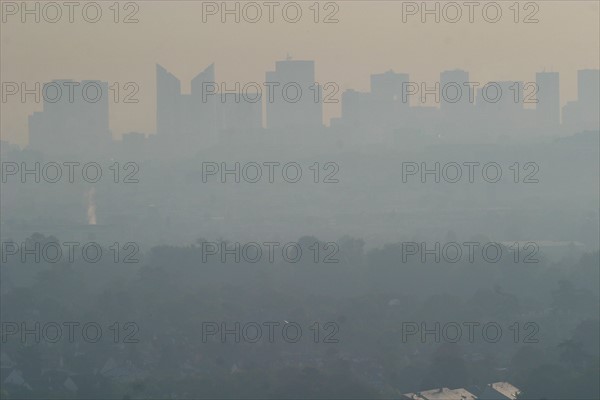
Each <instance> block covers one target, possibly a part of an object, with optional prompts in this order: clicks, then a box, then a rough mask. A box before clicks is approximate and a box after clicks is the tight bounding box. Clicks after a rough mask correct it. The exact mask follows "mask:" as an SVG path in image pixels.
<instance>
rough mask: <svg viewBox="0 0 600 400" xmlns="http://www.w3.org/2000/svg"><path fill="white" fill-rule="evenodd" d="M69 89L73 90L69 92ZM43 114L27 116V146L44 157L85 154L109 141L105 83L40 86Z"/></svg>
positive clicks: (68, 81)
mask: <svg viewBox="0 0 600 400" xmlns="http://www.w3.org/2000/svg"><path fill="white" fill-rule="evenodd" d="M71 87H72V89H71ZM42 93H43V94H44V96H43V111H41V112H34V113H33V114H32V115H30V116H29V120H28V122H29V146H30V148H32V149H34V150H39V151H43V152H44V153H47V154H58V155H63V154H88V153H93V152H98V151H102V150H105V149H107V147H108V146H110V144H111V141H112V135H111V132H110V129H109V118H108V97H109V95H110V93H109V91H108V83H107V82H101V81H96V80H85V81H81V82H77V81H73V80H71V79H63V80H53V81H52V82H50V83H45V84H44V85H43V89H42Z"/></svg>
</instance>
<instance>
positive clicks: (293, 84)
mask: <svg viewBox="0 0 600 400" xmlns="http://www.w3.org/2000/svg"><path fill="white" fill-rule="evenodd" d="M266 86H267V88H266V89H265V95H264V97H265V102H266V110H267V128H269V129H285V128H309V129H310V128H319V127H321V126H322V125H323V105H322V98H321V87H320V85H317V84H316V82H315V63H314V61H301V60H289V59H288V60H285V61H277V62H276V63H275V71H268V72H267V73H266Z"/></svg>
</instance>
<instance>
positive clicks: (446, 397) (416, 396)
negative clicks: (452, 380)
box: [402, 388, 477, 400]
mask: <svg viewBox="0 0 600 400" xmlns="http://www.w3.org/2000/svg"><path fill="white" fill-rule="evenodd" d="M402 396H403V398H404V399H410V400H476V399H477V396H475V395H474V394H473V393H471V392H469V391H467V390H466V389H448V388H440V389H432V390H426V391H424V392H417V393H406V394H403V395H402Z"/></svg>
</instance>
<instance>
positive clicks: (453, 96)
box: [440, 69, 475, 115]
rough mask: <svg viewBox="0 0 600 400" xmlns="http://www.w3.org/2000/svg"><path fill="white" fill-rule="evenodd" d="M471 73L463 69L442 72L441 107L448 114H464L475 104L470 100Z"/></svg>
mask: <svg viewBox="0 0 600 400" xmlns="http://www.w3.org/2000/svg"><path fill="white" fill-rule="evenodd" d="M468 82H469V73H468V72H467V71H463V70H461V69H455V70H451V71H443V72H442V73H440V109H441V110H442V111H446V112H447V113H448V114H451V115H452V114H456V113H458V114H464V113H465V112H467V111H468V110H470V108H471V107H472V106H473V105H474V103H475V102H474V100H473V101H470V93H469V91H470V86H469V85H467V83H468Z"/></svg>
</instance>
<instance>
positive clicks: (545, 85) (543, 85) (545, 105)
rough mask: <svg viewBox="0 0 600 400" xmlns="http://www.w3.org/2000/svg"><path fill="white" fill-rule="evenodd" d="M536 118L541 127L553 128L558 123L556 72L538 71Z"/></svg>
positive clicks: (558, 84)
mask: <svg viewBox="0 0 600 400" xmlns="http://www.w3.org/2000/svg"><path fill="white" fill-rule="evenodd" d="M535 82H536V85H537V96H536V97H537V103H536V107H535V111H536V120H537V123H538V124H539V127H540V128H541V129H553V128H556V127H558V126H559V124H560V80H559V74H558V72H538V73H536V74H535Z"/></svg>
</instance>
